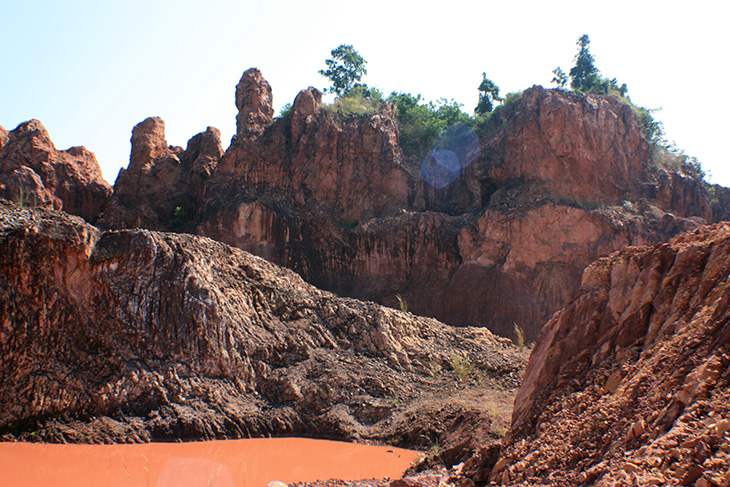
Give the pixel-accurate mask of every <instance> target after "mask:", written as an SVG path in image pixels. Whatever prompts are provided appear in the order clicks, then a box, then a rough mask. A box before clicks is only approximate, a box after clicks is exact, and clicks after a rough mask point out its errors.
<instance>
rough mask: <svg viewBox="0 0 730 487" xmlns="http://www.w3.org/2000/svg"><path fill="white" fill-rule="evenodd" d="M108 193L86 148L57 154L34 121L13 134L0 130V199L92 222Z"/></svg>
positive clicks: (40, 125)
mask: <svg viewBox="0 0 730 487" xmlns="http://www.w3.org/2000/svg"><path fill="white" fill-rule="evenodd" d="M111 192H112V191H111V186H110V185H109V184H108V183H107V182H106V181H105V180H104V179H103V177H102V175H101V168H100V167H99V163H98V162H97V161H96V157H94V154H93V153H92V152H89V151H88V150H87V149H86V148H85V147H71V148H70V149H68V150H65V151H59V150H56V147H55V146H54V145H53V142H51V139H50V137H49V135H48V132H47V131H46V129H45V127H43V124H41V123H40V122H39V121H38V120H30V121H28V122H24V123H22V124H20V125H19V126H18V127H17V128H16V129H15V130H12V131H11V132H7V131H6V130H5V129H3V128H2V127H0V198H7V199H9V200H11V201H15V202H18V203H19V204H21V205H25V206H44V207H48V208H55V209H58V210H60V209H63V210H64V211H66V212H68V213H71V214H73V215H78V216H81V217H83V218H84V219H86V220H87V221H89V222H94V221H95V220H96V218H97V217H98V216H99V214H100V213H101V210H102V206H103V205H104V202H105V201H106V199H107V198H108V197H109V195H110V194H111Z"/></svg>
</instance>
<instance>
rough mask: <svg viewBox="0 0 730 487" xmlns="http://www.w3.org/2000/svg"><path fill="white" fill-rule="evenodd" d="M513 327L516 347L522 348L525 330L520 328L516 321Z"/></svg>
mask: <svg viewBox="0 0 730 487" xmlns="http://www.w3.org/2000/svg"><path fill="white" fill-rule="evenodd" d="M514 328H515V345H517V348H518V349H519V350H520V352H521V351H522V350H524V348H525V332H524V330H522V327H520V325H518V324H517V323H514Z"/></svg>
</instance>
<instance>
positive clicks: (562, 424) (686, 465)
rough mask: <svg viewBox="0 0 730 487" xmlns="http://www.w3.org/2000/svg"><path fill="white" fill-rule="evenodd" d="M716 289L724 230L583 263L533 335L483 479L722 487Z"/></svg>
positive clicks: (726, 443) (723, 330)
mask: <svg viewBox="0 0 730 487" xmlns="http://www.w3.org/2000/svg"><path fill="white" fill-rule="evenodd" d="M729 286H730V225H729V224H727V223H723V224H718V225H715V226H706V227H701V228H699V229H697V230H695V231H693V232H690V233H685V234H682V235H679V236H677V237H675V238H674V239H672V240H671V241H670V242H669V243H664V244H660V245H656V246H654V247H631V248H628V249H625V250H623V251H620V252H617V253H613V254H611V255H610V256H608V257H604V258H602V259H599V260H598V261H596V262H595V263H593V264H592V265H590V266H589V267H588V268H587V269H586V270H585V272H584V274H583V280H582V284H581V287H580V290H579V292H578V294H577V295H576V297H575V299H574V300H573V301H572V302H571V303H570V304H569V305H568V306H567V307H566V308H564V309H562V310H561V311H559V312H558V313H556V314H555V315H554V316H553V318H552V319H551V320H550V321H549V322H548V323H547V324H546V325H545V327H544V328H543V330H542V332H541V334H540V337H539V339H538V341H537V344H536V346H535V348H534V350H533V352H532V354H531V356H530V360H529V364H528V367H527V370H526V373H525V378H524V382H523V385H522V388H521V389H520V391H519V392H518V394H517V398H516V400H515V408H514V412H513V416H512V427H511V430H510V432H509V433H508V435H507V437H506V438H505V440H504V445H503V450H502V454H501V457H500V460H499V461H498V462H497V463H496V465H494V464H492V465H490V466H489V467H493V468H491V478H492V480H495V481H497V482H498V483H500V484H502V485H538V484H539V485H700V482H703V484H702V485H717V486H720V485H728V484H730V475H728V472H729V471H730V434H729V432H730V401H729V400H730V395H729V391H730V387H729V386H730V369H729V368H728V366H730V288H729ZM478 464H479V461H478V459H477V458H476V457H475V459H474V460H472V461H470V463H469V464H467V467H468V468H466V471H467V472H469V473H468V474H469V475H471V476H472V478H474V479H482V481H484V480H485V479H486V476H487V475H488V474H489V472H490V469H489V468H484V469H482V470H480V469H479V468H478V467H477V466H478ZM482 466H484V465H482Z"/></svg>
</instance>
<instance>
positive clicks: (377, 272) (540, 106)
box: [102, 69, 722, 340]
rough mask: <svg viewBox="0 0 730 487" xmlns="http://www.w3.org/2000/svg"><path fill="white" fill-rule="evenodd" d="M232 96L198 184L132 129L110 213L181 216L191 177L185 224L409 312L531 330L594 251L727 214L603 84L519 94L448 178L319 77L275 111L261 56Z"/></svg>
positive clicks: (391, 123) (385, 120) (508, 331)
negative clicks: (330, 92) (344, 103)
mask: <svg viewBox="0 0 730 487" xmlns="http://www.w3.org/2000/svg"><path fill="white" fill-rule="evenodd" d="M236 106H237V108H238V109H239V116H238V118H237V120H238V133H237V135H236V136H235V137H234V139H233V142H232V144H231V146H230V147H229V148H228V150H226V152H225V154H223V156H222V157H220V159H216V157H217V156H216V151H212V152H211V153H210V156H209V158H208V160H209V161H210V162H209V166H208V167H209V168H210V172H209V173H206V177H204V178H199V179H198V181H200V183H196V184H190V183H189V182H187V181H188V180H189V177H188V176H186V175H185V174H187V173H186V170H184V164H182V163H178V162H176V159H175V158H178V159H179V160H180V161H182V160H183V156H182V155H180V150H178V149H175V150H177V152H175V151H174V150H173V149H170V148H166V143H165V142H164V135H163V138H162V141H161V142H160V143H159V144H158V145H159V147H161V149H160V151H161V152H160V153H159V154H158V153H154V151H151V150H147V149H145V150H144V151H140V150H139V149H138V148H137V143H136V142H135V141H134V138H133V154H132V160H131V162H130V168H129V169H128V170H127V171H129V174H127V173H124V177H121V176H120V178H119V180H118V181H117V184H116V187H115V188H116V189H115V191H116V194H117V195H116V196H115V199H114V204H113V205H110V206H109V208H111V209H108V210H107V212H106V214H105V216H104V218H103V219H102V222H103V223H105V224H107V225H110V226H116V227H124V226H130V225H132V226H144V227H149V228H158V229H173V227H172V225H171V224H170V222H171V221H173V220H174V216H175V215H174V212H175V210H176V209H177V208H179V207H182V208H186V206H185V203H184V202H183V198H182V196H183V195H189V194H190V189H187V188H193V187H195V188H198V187H203V188H204V190H202V191H199V192H197V193H195V197H194V198H192V199H190V200H189V201H190V202H189V203H188V206H192V207H193V208H194V211H191V212H189V213H187V216H188V219H189V222H188V223H186V224H185V225H186V226H183V227H178V228H177V229H178V230H179V229H183V230H187V231H191V230H193V229H194V231H195V232H196V233H199V234H202V235H206V236H210V237H212V238H215V239H217V240H220V241H222V242H225V243H228V244H230V245H234V246H237V247H239V248H242V249H245V250H248V251H251V252H254V253H257V254H258V255H261V256H263V257H265V258H267V259H270V260H272V261H274V262H277V263H280V264H283V265H285V266H287V267H290V268H291V269H294V270H295V271H296V272H298V273H299V274H301V275H302V276H303V277H304V278H305V279H307V280H308V281H310V282H312V283H315V284H317V285H319V286H321V287H324V288H326V289H329V290H332V291H335V292H337V293H340V294H345V295H350V296H355V297H359V298H362V299H370V300H375V301H379V302H381V303H385V304H388V305H391V306H397V301H396V295H401V296H402V297H404V298H405V299H406V301H407V302H408V305H409V308H410V309H411V310H413V311H414V312H416V313H420V314H424V315H430V316H435V317H438V318H440V319H442V320H444V321H446V322H449V323H453V324H459V325H470V324H471V325H481V326H488V327H490V328H491V329H492V330H494V331H497V332H498V333H501V334H504V335H507V336H512V334H513V329H514V324H517V325H519V326H520V327H522V328H523V329H525V330H526V332H527V335H528V339H529V340H532V339H534V338H535V337H536V336H537V332H538V330H539V328H540V327H541V326H542V324H543V323H544V322H545V321H546V320H547V319H548V318H549V317H550V316H551V314H552V313H553V312H554V311H555V310H557V309H559V308H560V307H562V306H564V305H565V304H566V303H567V302H568V301H569V299H570V297H571V295H572V293H573V292H574V291H575V290H576V289H577V288H578V286H579V283H580V276H581V273H582V271H583V269H584V267H585V266H586V265H588V264H589V263H590V262H592V261H593V260H595V259H596V258H597V257H599V256H601V255H607V254H608V253H610V252H612V251H615V250H618V249H620V248H623V247H624V246H626V245H632V244H648V243H655V242H658V241H661V240H665V239H667V238H669V237H671V236H672V235H675V234H676V233H677V232H680V231H684V230H687V229H690V228H695V227H696V226H697V225H699V224H701V223H704V222H706V221H710V220H712V219H713V218H717V216H718V215H719V214H720V213H721V212H720V213H718V212H717V211H716V210H717V208H718V206H717V205H716V206H715V207H713V206H712V205H711V204H710V201H709V199H708V197H707V194H706V190H705V189H704V186H703V184H702V183H701V182H699V181H698V180H696V178H693V177H691V176H690V177H688V176H687V175H685V174H683V173H681V172H680V171H676V170H673V169H661V170H655V169H652V168H651V165H650V157H651V154H650V150H649V149H650V148H649V145H648V143H647V142H646V140H645V139H644V138H643V137H642V131H641V127H640V125H639V123H638V122H637V121H636V119H635V118H634V117H633V114H632V111H631V109H630V108H629V107H627V106H626V105H624V104H621V103H620V102H618V101H617V100H615V99H613V98H610V97H601V96H595V95H579V94H574V93H569V92H565V91H560V90H545V89H543V88H540V87H533V88H530V89H529V90H526V91H525V93H524V94H523V96H522V97H521V98H519V99H518V100H516V101H514V102H513V103H511V104H509V105H507V106H505V107H504V108H503V109H501V110H500V112H499V113H498V114H495V116H494V117H493V119H492V120H491V122H490V124H488V125H487V126H486V127H484V128H483V131H482V133H480V134H479V142H478V147H479V149H478V150H477V151H476V152H477V153H478V155H477V156H476V158H475V160H474V162H472V163H471V164H470V165H468V166H465V167H464V168H463V170H462V171H461V174H460V175H459V177H458V178H456V179H455V181H453V182H452V183H451V184H450V185H447V186H446V187H444V188H442V189H435V188H434V187H432V186H430V185H429V184H427V183H426V182H425V181H424V179H423V178H422V176H421V173H420V171H419V169H418V168H417V167H414V166H413V165H412V161H411V162H409V161H406V160H405V159H404V157H403V155H402V153H401V150H400V148H399V145H398V141H399V136H400V134H399V128H398V123H397V121H396V119H395V107H393V106H391V105H387V104H386V105H383V106H382V108H381V109H380V110H378V111H375V112H371V113H369V114H367V115H362V116H357V115H343V114H338V113H336V111H333V110H329V109H326V108H323V107H322V105H321V94H320V93H319V91H318V90H316V89H315V88H309V89H307V90H303V91H302V92H300V93H299V95H298V96H297V97H296V99H295V100H294V103H293V105H292V110H291V112H290V114H289V115H288V116H286V117H284V118H276V119H274V118H272V113H273V112H272V108H271V87H270V86H269V84H268V83H267V82H266V80H265V79H264V78H263V77H262V75H261V73H260V72H259V71H258V70H255V69H251V70H248V71H246V72H245V73H244V75H243V76H242V78H241V81H240V82H239V84H238V86H237V89H236ZM144 123H146V122H144ZM158 123H161V121H159V122H158ZM135 130H137V129H135ZM171 151H172V152H171ZM144 168H149V169H144ZM158 173H159V174H161V175H163V176H164V177H162V179H161V176H159V175H156V174H158ZM132 174H134V175H135V176H134V177H130V176H131V175H132ZM208 174H209V176H208ZM177 181H182V183H178V182H177ZM140 188H147V189H140ZM140 191H141V192H142V193H140ZM717 194H722V193H721V192H720V193H717ZM127 195H128V196H127ZM718 201H719V199H718ZM117 202H118V203H120V204H119V205H117ZM198 209H199V211H198ZM115 212H116V213H115ZM713 212H714V213H713ZM118 214H119V215H121V214H125V215H127V216H124V217H121V216H115V215H118Z"/></svg>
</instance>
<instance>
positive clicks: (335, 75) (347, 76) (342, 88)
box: [319, 44, 368, 96]
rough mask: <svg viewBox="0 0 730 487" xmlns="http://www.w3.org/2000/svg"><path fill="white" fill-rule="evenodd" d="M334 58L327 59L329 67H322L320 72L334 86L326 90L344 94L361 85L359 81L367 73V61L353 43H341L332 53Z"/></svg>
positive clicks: (340, 94)
mask: <svg viewBox="0 0 730 487" xmlns="http://www.w3.org/2000/svg"><path fill="white" fill-rule="evenodd" d="M330 54H331V55H332V59H327V60H325V63H326V64H327V69H326V70H325V69H320V70H319V74H321V75H322V76H325V77H327V78H329V79H330V81H331V82H332V86H331V87H330V88H327V89H325V92H329V93H335V94H336V95H337V96H342V95H344V94H346V93H347V92H349V91H350V90H352V89H353V88H355V87H356V86H360V84H359V83H358V82H359V81H360V80H361V79H362V76H363V75H364V74H367V72H368V71H367V69H366V68H365V64H367V61H365V59H364V58H363V57H362V56H361V55H360V53H358V52H357V51H356V50H355V49H354V48H353V47H352V46H351V45H349V44H341V45H340V46H339V47H338V48H337V49H333V50H332V51H331V53H330Z"/></svg>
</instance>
